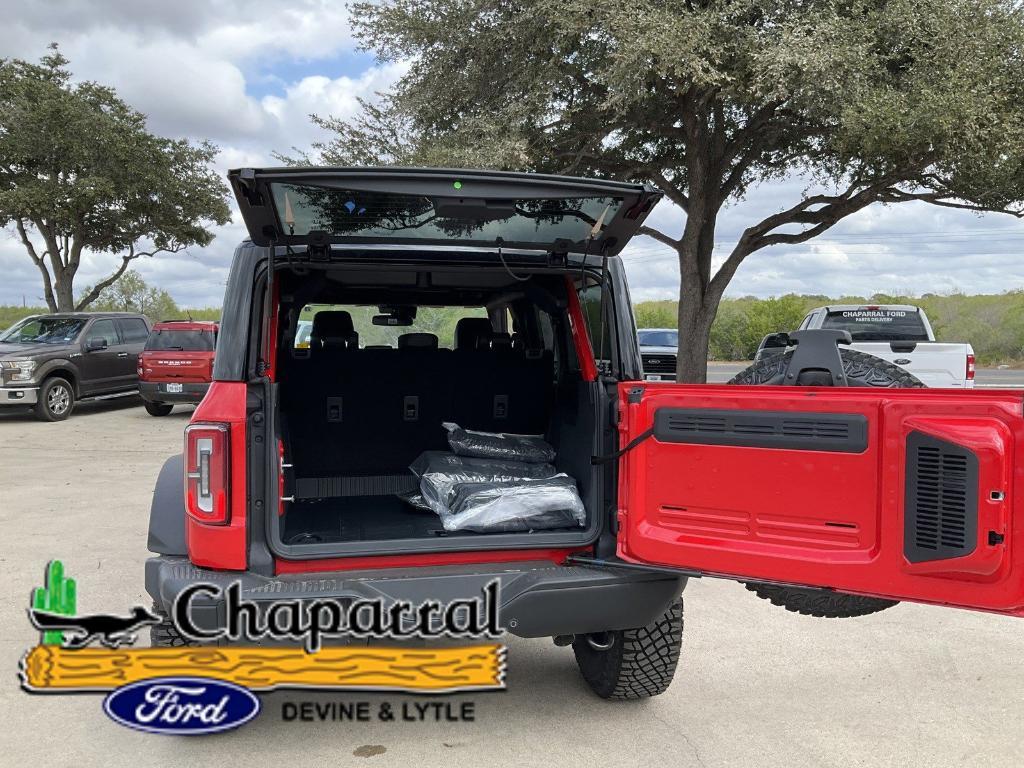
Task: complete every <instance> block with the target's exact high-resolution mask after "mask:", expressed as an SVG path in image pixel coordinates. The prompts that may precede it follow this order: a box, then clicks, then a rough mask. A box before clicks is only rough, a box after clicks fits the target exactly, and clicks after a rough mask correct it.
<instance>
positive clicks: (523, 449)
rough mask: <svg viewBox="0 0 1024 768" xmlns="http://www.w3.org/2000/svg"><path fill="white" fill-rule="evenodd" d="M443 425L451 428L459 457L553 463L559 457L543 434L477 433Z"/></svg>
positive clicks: (452, 443) (449, 429)
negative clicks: (556, 456)
mask: <svg viewBox="0 0 1024 768" xmlns="http://www.w3.org/2000/svg"><path fill="white" fill-rule="evenodd" d="M441 426H443V427H444V428H445V429H447V430H448V444H449V445H450V446H451V447H452V451H454V452H455V453H456V454H458V455H459V456H469V457H473V458H478V459H496V460H498V461H523V462H527V463H530V464H550V463H551V462H552V461H554V460H555V449H554V448H552V447H551V444H550V443H548V442H547V441H546V440H545V439H544V438H543V437H541V436H540V435H511V434H506V433H504V432H477V431H475V430H472V429H463V428H462V427H460V426H459V425H458V424H453V423H451V422H445V423H444V424H442V425H441Z"/></svg>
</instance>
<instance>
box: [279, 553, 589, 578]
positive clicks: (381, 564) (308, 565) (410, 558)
mask: <svg viewBox="0 0 1024 768" xmlns="http://www.w3.org/2000/svg"><path fill="white" fill-rule="evenodd" d="M578 551H580V550H578V549H511V550H496V551H488V552H436V553H434V554H427V555H380V556H377V557H337V558H331V559H328V560H281V559H275V560H274V572H275V573H277V574H283V573H317V572H325V571H356V570H364V569H366V570H369V569H374V568H419V567H426V566H431V565H469V564H475V563H515V562H528V561H531V560H533V561H536V560H550V561H551V562H553V563H559V564H560V563H563V562H565V558H567V557H568V556H569V555H571V554H573V553H574V552H578Z"/></svg>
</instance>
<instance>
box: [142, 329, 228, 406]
mask: <svg viewBox="0 0 1024 768" xmlns="http://www.w3.org/2000/svg"><path fill="white" fill-rule="evenodd" d="M217 328H218V326H217V323H214V322H206V321H199V320H164V321H161V322H159V323H157V324H156V325H154V326H153V330H152V331H150V333H149V338H148V339H147V340H146V348H145V350H144V351H143V352H142V354H141V355H139V392H140V393H141V394H142V399H143V400H144V401H145V404H146V410H147V411H148V412H149V414H150V415H151V416H166V415H167V414H169V413H170V412H171V410H172V409H173V408H174V404H175V403H198V402H200V401H201V400H202V399H203V398H204V397H205V396H206V391H207V390H208V389H209V388H210V380H211V377H212V376H213V357H214V350H215V348H216V346H217Z"/></svg>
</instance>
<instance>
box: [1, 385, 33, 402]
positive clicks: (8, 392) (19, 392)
mask: <svg viewBox="0 0 1024 768" xmlns="http://www.w3.org/2000/svg"><path fill="white" fill-rule="evenodd" d="M38 399H39V387H0V405H35V403H36V401H37V400H38Z"/></svg>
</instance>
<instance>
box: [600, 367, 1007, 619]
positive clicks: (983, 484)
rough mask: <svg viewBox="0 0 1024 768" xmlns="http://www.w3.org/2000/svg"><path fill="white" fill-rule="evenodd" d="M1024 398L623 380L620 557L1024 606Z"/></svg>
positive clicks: (886, 593)
mask: <svg viewBox="0 0 1024 768" xmlns="http://www.w3.org/2000/svg"><path fill="white" fill-rule="evenodd" d="M1022 403H1024V396H1022V393H1020V392H1016V391H998V392H996V391H988V392H985V391H963V390H958V391H952V390H927V389H871V388H861V387H852V388H833V387H738V386H726V385H685V384H671V383H662V384H654V383H640V382H626V383H624V384H622V385H620V423H619V429H620V444H621V445H626V444H627V443H628V442H629V441H631V440H634V439H636V438H637V437H640V436H642V435H643V434H644V433H645V432H650V436H649V438H648V439H646V440H643V441H641V442H640V443H639V444H638V445H637V446H636V447H635V448H633V449H632V450H630V451H628V452H626V453H625V454H624V455H623V457H622V458H621V460H620V462H621V463H620V468H619V469H620V482H619V488H620V498H619V505H618V507H619V511H618V517H619V520H618V524H619V534H618V535H619V542H618V548H619V556H620V558H621V559H623V560H626V561H629V562H633V563H646V564H650V565H658V566H669V567H679V568H685V569H688V570H697V571H701V572H706V573H709V574H718V575H726V576H733V577H737V578H741V579H747V580H754V581H771V582H784V583H791V584H802V585H807V586H817V587H827V588H833V589H838V590H840V591H844V592H851V593H859V594H868V595H877V596H882V597H888V598H894V599H900V600H917V601H921V602H931V603H941V604H950V605H958V606H963V607H971V608H980V609H984V610H990V611H997V612H1002V613H1009V614H1015V615H1024V518H1022V515H1024V507H1022V503H1024V499H1021V498H1020V494H1019V493H1017V492H1016V489H1017V488H1020V487H1021V486H1022V481H1024V477H1022V469H1021V467H1020V464H1021V456H1022V455H1024V453H1022V448H1024V416H1022Z"/></svg>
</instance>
